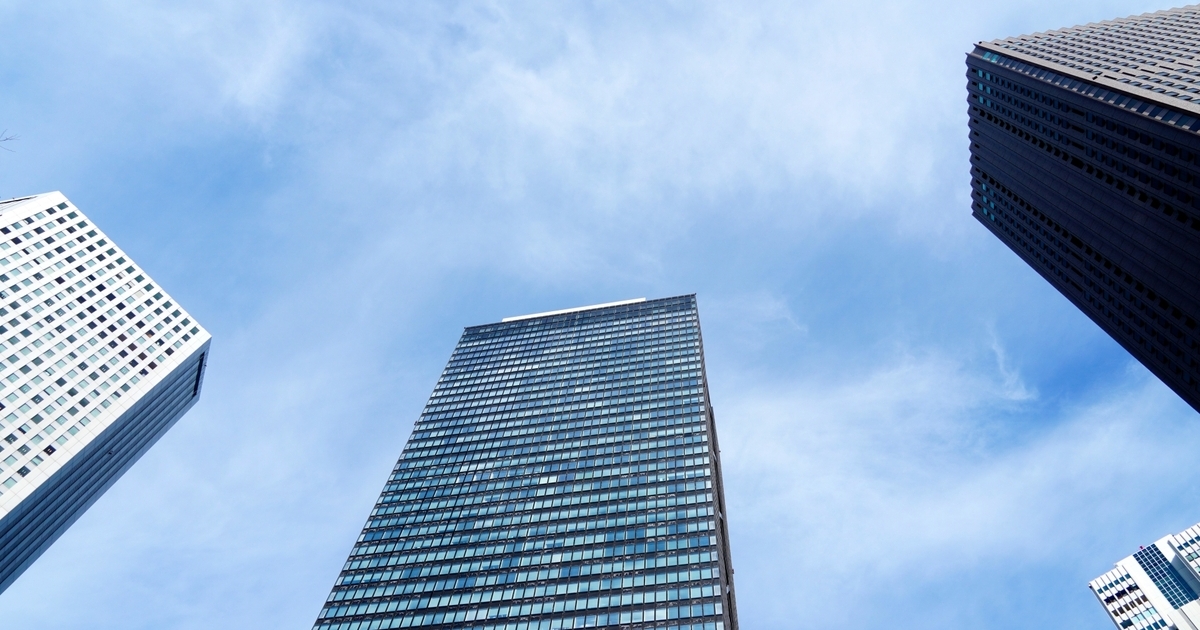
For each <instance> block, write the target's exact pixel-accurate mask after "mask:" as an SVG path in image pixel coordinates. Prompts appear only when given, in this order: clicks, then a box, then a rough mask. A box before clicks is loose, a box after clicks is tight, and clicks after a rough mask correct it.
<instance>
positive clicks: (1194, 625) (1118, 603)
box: [1088, 524, 1200, 630]
mask: <svg viewBox="0 0 1200 630" xmlns="http://www.w3.org/2000/svg"><path fill="white" fill-rule="evenodd" d="M1088 587H1089V588H1091V590H1092V593H1093V594H1095V595H1096V599H1098V600H1100V604H1101V605H1103V606H1104V611H1105V612H1107V613H1108V616H1109V618H1111V619H1112V621H1113V623H1114V624H1116V626H1117V627H1118V628H1121V629H1125V628H1135V629H1137V630H1143V629H1147V630H1156V629H1157V628H1168V629H1178V630H1200V601H1197V596H1196V593H1200V524H1196V525H1193V526H1191V527H1189V528H1187V529H1185V530H1184V531H1182V532H1180V533H1178V534H1173V535H1170V536H1164V537H1162V538H1160V539H1159V540H1158V541H1157V542H1155V543H1154V544H1153V545H1150V546H1149V547H1142V548H1141V549H1140V550H1138V552H1137V553H1135V554H1133V555H1132V556H1129V557H1127V558H1125V559H1124V560H1121V561H1120V562H1118V563H1117V564H1116V566H1115V567H1114V568H1113V570H1112V571H1109V572H1108V573H1105V574H1104V575H1102V576H1100V577H1098V578H1096V579H1094V580H1092V581H1091V582H1090V583H1089V584H1088Z"/></svg>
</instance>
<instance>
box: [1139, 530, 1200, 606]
mask: <svg viewBox="0 0 1200 630" xmlns="http://www.w3.org/2000/svg"><path fill="white" fill-rule="evenodd" d="M1133 559H1134V560H1137V562H1138V564H1140V565H1141V566H1142V569H1143V570H1145V571H1146V575H1148V576H1150V580H1151V581H1152V582H1154V586H1156V587H1158V590H1159V591H1160V592H1161V593H1162V594H1163V595H1164V596H1165V597H1166V598H1167V601H1169V602H1171V606H1173V607H1175V608H1176V609H1178V608H1179V607H1180V606H1182V605H1184V604H1186V603H1188V602H1191V601H1195V600H1196V593H1195V591H1193V590H1192V587H1191V586H1188V583H1187V582H1185V581H1183V578H1182V577H1180V576H1179V574H1178V573H1176V572H1175V567H1172V566H1171V563H1170V562H1167V558H1166V556H1164V555H1163V552H1162V550H1160V549H1159V548H1158V546H1157V545H1150V546H1149V547H1146V548H1145V549H1142V550H1141V551H1139V552H1137V553H1135V554H1133Z"/></svg>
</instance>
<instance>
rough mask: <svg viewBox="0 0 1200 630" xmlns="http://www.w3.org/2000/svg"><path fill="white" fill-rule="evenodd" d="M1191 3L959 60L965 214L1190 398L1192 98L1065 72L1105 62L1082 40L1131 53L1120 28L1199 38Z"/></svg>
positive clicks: (1197, 275)
mask: <svg viewBox="0 0 1200 630" xmlns="http://www.w3.org/2000/svg"><path fill="white" fill-rule="evenodd" d="M1192 13H1193V12H1192V10H1191V9H1187V10H1178V11H1175V12H1167V13H1163V14H1152V15H1150V16H1139V17H1136V18H1129V19H1127V20H1117V21H1114V22H1105V23H1103V24H1102V25H1089V26H1086V27H1078V28H1076V29H1066V30H1064V31H1055V32H1052V33H1043V34H1039V35H1033V36H1023V37H1019V38H1009V39H1005V40H997V41H995V42H986V43H981V44H979V45H978V46H977V47H976V49H975V51H974V52H972V53H971V54H970V55H968V58H967V66H968V94H969V99H968V100H969V105H970V106H969V113H970V129H971V162H972V164H971V175H972V182H971V183H972V201H973V203H972V210H973V213H974V215H975V217H976V218H977V219H978V220H979V221H980V222H981V223H983V224H984V225H985V226H986V227H987V228H988V229H989V230H991V231H992V232H993V233H994V234H996V236H997V237H999V238H1000V239H1001V240H1002V241H1003V242H1004V243H1005V244H1007V245H1008V246H1009V247H1010V248H1011V249H1012V250H1013V251H1014V252H1016V253H1017V254H1018V255H1020V256H1021V257H1022V258H1023V259H1024V260H1025V261H1026V262H1027V263H1029V264H1030V265H1031V266H1032V267H1033V268H1034V269H1036V270H1037V271H1038V272H1039V273H1040V274H1041V275H1042V276H1043V277H1045V278H1046V279H1047V280H1048V281H1049V282H1050V283H1051V284H1053V285H1054V286H1055V287H1056V288H1057V289H1058V290H1059V291H1061V292H1062V293H1063V294H1064V295H1065V296H1066V297H1067V298H1069V299H1070V300H1071V301H1072V302H1073V303H1074V304H1075V305H1076V306H1078V307H1079V308H1080V309H1081V310H1083V311H1084V312H1085V313H1086V314H1088V316H1089V317H1091V318H1092V320H1093V321H1095V322H1096V323H1097V324H1099V325H1100V326H1101V327H1102V328H1103V329H1104V330H1105V331H1106V332H1108V333H1109V334H1110V335H1112V336H1113V337H1114V338H1115V339H1116V340H1117V341H1118V342H1120V343H1121V344H1122V345H1123V346H1124V347H1125V348H1126V349H1127V350H1129V351H1130V352H1131V353H1132V354H1133V355H1134V356H1135V357H1137V358H1138V359H1139V360H1140V361H1141V362H1142V363H1143V364H1144V365H1146V367H1147V368H1149V369H1150V370H1151V371H1152V372H1154V373H1155V375H1157V376H1158V377H1159V378H1161V379H1162V380H1163V381H1164V382H1165V383H1166V384H1167V385H1168V386H1170V387H1171V388H1172V389H1174V390H1175V391H1176V392H1177V393H1178V394H1179V395H1180V396H1182V397H1183V398H1184V400H1186V401H1187V402H1188V403H1189V404H1191V405H1192V406H1193V407H1195V408H1196V409H1198V410H1200V330H1197V320H1200V137H1197V135H1196V133H1197V130H1198V129H1200V121H1198V119H1197V115H1198V113H1200V108H1197V107H1196V106H1195V105H1192V104H1191V103H1186V107H1185V106H1184V105H1185V102H1184V101H1182V100H1180V99H1175V100H1174V101H1172V100H1171V99H1170V98H1167V97H1163V96H1162V95H1161V94H1159V93H1155V92H1144V91H1139V90H1136V89H1133V87H1131V84H1129V83H1122V82H1120V81H1115V80H1112V81H1108V80H1101V79H1102V78H1103V77H1100V78H1096V79H1095V80H1092V79H1093V78H1094V77H1099V75H1094V74H1084V75H1081V74H1080V73H1079V72H1077V71H1079V70H1080V68H1081V67H1084V66H1086V67H1090V68H1092V69H1093V70H1095V71H1097V72H1101V71H1105V72H1106V71H1107V70H1106V69H1104V68H1099V67H1098V66H1095V67H1094V66H1087V64H1086V63H1083V61H1080V59H1084V60H1086V59H1090V58H1088V57H1086V56H1081V55H1082V52H1080V51H1082V50H1083V48H1081V47H1090V48H1089V50H1092V52H1093V53H1094V52H1095V51H1096V50H1101V49H1103V50H1108V51H1110V52H1111V55H1109V57H1110V59H1109V61H1106V62H1103V63H1108V64H1109V65H1112V64H1114V63H1116V61H1114V60H1121V61H1122V62H1123V63H1133V62H1131V61H1129V60H1128V59H1122V58H1121V57H1120V56H1119V55H1125V54H1126V52H1122V51H1121V50H1119V48H1120V47H1119V46H1118V45H1117V44H1116V43H1114V42H1116V41H1117V39H1120V38H1121V37H1125V36H1126V35H1121V33H1125V32H1128V33H1140V34H1139V35H1137V37H1142V38H1150V39H1147V40H1146V41H1150V40H1151V39H1153V38H1156V37H1158V38H1163V37H1167V35H1164V33H1166V32H1167V31H1164V30H1163V29H1167V30H1169V31H1171V33H1174V34H1173V35H1171V36H1170V37H1176V35H1179V33H1177V32H1176V31H1178V30H1179V29H1184V30H1187V29H1191V30H1190V31H1188V32H1189V33H1192V34H1191V35H1188V38H1190V40H1189V41H1191V40H1194V41H1196V42H1197V43H1198V45H1200V22H1197V21H1196V20H1194V19H1193V17H1192ZM1172 16H1176V17H1178V19H1175V17H1172ZM1148 21H1149V22H1153V23H1155V24H1158V23H1160V22H1161V23H1166V22H1170V23H1171V24H1172V25H1171V26H1169V28H1168V27H1166V26H1163V27H1161V28H1160V27H1159V26H1153V27H1150V26H1146V24H1147V23H1149V22H1148ZM1101 27H1103V28H1101ZM1156 29H1157V30H1156ZM1171 29H1175V30H1171ZM1128 33H1127V34H1128ZM1129 37H1133V35H1129ZM1180 37H1182V35H1180ZM1122 41H1123V40H1122ZM1155 41H1157V40H1155ZM1081 42H1082V43H1081ZM1143 43H1144V42H1143ZM1142 45H1143V44H1138V46H1142ZM1177 45H1179V44H1178V43H1173V42H1172V41H1169V38H1168V39H1167V40H1162V41H1160V42H1159V43H1158V44H1156V45H1155V46H1156V48H1155V49H1156V50H1159V52H1153V51H1152V50H1151V47H1147V46H1143V48H1141V49H1139V50H1143V52H1146V54H1151V53H1153V54H1154V55H1159V54H1160V53H1161V51H1162V50H1172V49H1171V48H1170V47H1171V46H1177ZM1106 46H1107V47H1108V48H1105V47H1106ZM1072 47H1074V48H1072ZM1068 49H1070V50H1075V51H1076V52H1070V53H1067V52H1063V51H1065V50H1068ZM1021 51H1024V52H1021ZM1054 51H1058V52H1054ZM1176 52H1178V51H1176ZM1035 53H1036V54H1035ZM1077 53H1078V54H1077ZM1089 54H1092V53H1089ZM1179 54H1183V53H1181V52H1180V53H1179ZM1188 54H1191V53H1188ZM1039 55H1040V56H1039ZM1055 55H1059V56H1055ZM1063 55H1066V56H1063ZM1072 57H1074V60H1072ZM1064 60H1065V61H1064ZM1172 60H1173V61H1172V62H1174V61H1178V59H1176V58H1175V57H1172ZM1067 62H1069V63H1067ZM1151 62H1153V63H1158V64H1160V66H1161V64H1162V63H1164V62H1165V61H1164V60H1156V59H1149V58H1147V59H1140V60H1139V61H1137V64H1142V65H1145V64H1149V63H1151ZM1089 63H1090V62H1089ZM1097 63H1099V62H1097ZM1071 64H1075V65H1074V66H1072V65H1071ZM1117 65H1120V64H1117ZM1076 66H1080V67H1076ZM1121 67H1122V68H1124V67H1125V66H1121ZM1110 69H1111V68H1110ZM1081 77H1083V78H1081ZM1160 97H1161V98H1160ZM1172 98H1173V97H1172ZM1164 103H1165V104H1166V105H1164ZM1171 103H1175V105H1170V104H1171ZM1167 105H1170V106H1167Z"/></svg>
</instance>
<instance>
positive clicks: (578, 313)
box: [314, 295, 737, 630]
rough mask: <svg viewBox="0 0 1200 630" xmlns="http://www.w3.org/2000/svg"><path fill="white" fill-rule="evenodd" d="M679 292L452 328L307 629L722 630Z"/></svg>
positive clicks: (706, 478) (696, 377) (712, 471)
mask: <svg viewBox="0 0 1200 630" xmlns="http://www.w3.org/2000/svg"><path fill="white" fill-rule="evenodd" d="M718 452H719V451H718V449H717V434H716V429H715V426H714V424H713V412H712V407H711V406H710V404H709V398H708V384H707V382H706V380H705V372H704V354H703V346H702V344H701V339H700V321H699V316H698V312H697V309H696V298H695V296H692V295H688V296H681V297H674V298H667V299H661V300H651V301H645V300H632V301H629V302H615V303H612V304H602V305H599V306H593V307H586V308H578V309H569V310H565V311H555V312H551V313H542V314H538V315H529V316H524V317H512V318H508V319H505V320H503V321H502V322H500V323H497V324H488V325H484V326H473V327H470V328H467V329H466V330H465V331H464V332H463V335H462V338H461V339H460V340H459V342H458V346H457V347H456V348H455V350H454V354H453V355H452V356H451V357H450V363H449V364H448V365H447V366H446V368H445V370H444V371H443V372H442V376H441V378H440V379H439V380H438V382H437V386H436V387H435V388H434V390H433V394H432V395H431V396H430V398H429V402H428V404H427V405H426V407H425V410H424V412H423V413H422V414H421V416H420V418H419V419H418V421H417V423H416V426H415V427H414V429H413V433H412V436H411V437H410V438H409V440H408V444H407V445H406V446H405V447H404V452H403V453H402V454H401V456H400V460H399V461H398V462H397V464H396V466H395V468H394V469H393V471H392V474H391V476H390V477H389V479H388V481H387V485H386V486H385V487H384V490H383V493H382V494H381V495H380V497H379V500H378V501H377V502H376V504H375V508H374V509H373V510H372V511H371V516H370V518H369V519H368V520H367V524H366V526H365V527H364V528H363V531H362V535H360V536H359V538H358V542H357V544H355V545H354V548H353V550H352V551H351V553H350V558H349V560H348V561H347V562H346V564H345V566H344V567H343V569H342V573H341V575H340V576H339V577H338V578H337V581H336V583H335V585H334V588H333V591H332V593H330V595H329V599H328V600H327V602H326V604H325V607H324V609H323V610H322V611H321V613H320V616H319V617H318V619H317V622H316V624H315V626H314V628H316V629H318V630H368V629H370V630H377V629H384V628H417V627H420V628H456V629H464V628H469V629H479V630H551V629H554V630H557V629H559V628H595V627H617V626H619V627H622V628H662V629H673V630H736V628H737V613H736V608H735V605H734V592H733V578H732V573H733V569H732V567H731V565H730V559H729V538H728V534H727V533H726V532H727V530H726V526H725V501H724V498H723V496H722V490H721V468H720V461H719V459H718Z"/></svg>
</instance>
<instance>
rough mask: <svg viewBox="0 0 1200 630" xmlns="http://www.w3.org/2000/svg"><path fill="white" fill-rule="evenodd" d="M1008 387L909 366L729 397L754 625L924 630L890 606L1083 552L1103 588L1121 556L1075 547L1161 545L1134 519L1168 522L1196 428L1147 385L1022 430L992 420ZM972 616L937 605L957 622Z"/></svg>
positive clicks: (1047, 414) (734, 505)
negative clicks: (797, 617)
mask: <svg viewBox="0 0 1200 630" xmlns="http://www.w3.org/2000/svg"><path fill="white" fill-rule="evenodd" d="M998 376H999V377H997V376H995V375H986V374H973V373H971V372H969V371H967V370H965V369H964V368H963V367H961V366H959V365H957V364H955V363H954V362H953V361H948V360H945V359H941V358H937V357H907V358H904V359H902V360H900V361H899V362H898V363H895V364H893V365H890V366H886V367H881V368H879V369H878V370H877V371H874V372H872V373H870V374H865V375H862V376H861V377H859V378H857V379H854V380H852V381H849V382H841V383H835V384H828V383H826V384H818V383H817V381H818V380H819V379H814V378H812V377H811V376H809V377H807V378H805V379H803V380H801V381H799V382H796V383H792V384H790V385H787V386H775V387H770V388H761V389H755V388H750V389H748V390H743V391H739V392H737V393H736V394H734V396H733V400H732V401H727V402H726V403H725V404H724V405H723V409H722V410H720V413H719V414H718V430H719V433H720V437H721V446H722V449H723V452H722V462H723V464H724V466H725V475H726V487H727V490H726V492H727V498H728V501H729V505H730V507H729V513H730V515H731V516H730V518H731V528H732V535H733V551H734V563H735V568H736V569H737V578H738V580H739V584H738V586H739V592H740V599H739V601H740V606H741V607H742V609H743V611H744V615H745V618H744V619H743V622H744V623H746V622H751V621H752V622H753V623H754V625H755V626H756V627H781V628H782V627H795V626H794V625H793V624H794V622H793V621H791V620H792V619H793V615H794V613H795V610H796V609H798V608H799V609H804V610H807V611H811V612H810V613H808V614H806V621H805V622H804V624H802V627H826V626H827V625H830V624H837V623H849V624H850V625H852V626H854V625H860V626H865V625H871V621H873V620H875V618H876V617H878V618H888V616H889V614H890V615H892V616H894V617H895V618H896V619H898V620H899V619H905V620H910V621H897V623H896V624H895V625H894V626H892V627H914V628H917V627H928V626H927V625H922V622H921V621H919V620H921V619H926V620H927V619H928V617H927V616H926V615H928V614H930V612H929V611H924V612H920V613H916V614H911V613H914V611H907V610H904V609H893V610H890V611H886V612H885V611H884V610H883V609H884V608H888V607H896V606H901V607H903V606H906V604H904V603H903V602H902V601H900V602H897V600H896V595H897V593H898V592H901V591H913V590H915V591H921V590H923V589H925V588H928V586H927V585H929V584H932V583H936V582H938V581H940V580H946V579H948V578H949V576H953V575H956V574H957V575H963V576H976V575H979V574H980V571H983V572H984V573H987V572H989V570H988V569H980V568H978V567H984V566H992V567H997V566H998V565H1006V568H1004V569H997V570H992V571H991V573H992V574H993V575H994V578H993V579H996V580H999V579H1001V577H1002V576H1004V575H1006V574H1007V572H1008V571H1010V570H1016V571H1020V570H1022V569H1020V568H1019V567H1028V566H1030V565H1036V564H1037V563H1039V562H1043V561H1047V560H1048V559H1049V558H1055V559H1056V561H1058V562H1064V561H1065V562H1073V561H1076V560H1075V558H1078V557H1080V556H1082V557H1083V559H1084V561H1085V563H1084V565H1083V566H1082V567H1080V568H1081V570H1082V572H1083V574H1084V575H1086V574H1087V573H1088V571H1091V572H1093V573H1095V574H1099V573H1100V572H1102V571H1103V570H1105V569H1106V564H1105V563H1106V562H1112V561H1115V560H1117V559H1119V557H1120V556H1115V557H1112V558H1096V557H1092V556H1091V555H1090V554H1088V553H1085V552H1082V551H1081V548H1083V547H1086V546H1087V545H1088V544H1091V543H1094V541H1096V540H1098V539H1105V538H1109V537H1115V536H1126V535H1128V533H1129V532H1133V535H1134V537H1135V539H1136V536H1138V535H1141V536H1142V538H1143V539H1151V540H1152V539H1153V538H1155V537H1157V536H1158V535H1160V532H1157V531H1153V530H1151V531H1145V529H1144V528H1145V527H1146V524H1147V521H1146V519H1145V518H1137V517H1133V518H1131V517H1130V512H1134V513H1136V512H1137V511H1138V510H1139V509H1143V508H1149V507H1151V506H1153V507H1154V508H1157V509H1156V510H1147V512H1148V513H1158V514H1161V513H1162V504H1163V503H1164V502H1167V503H1170V502H1171V499H1170V495H1171V494H1172V492H1180V491H1181V490H1182V489H1183V488H1185V487H1187V484H1188V482H1187V479H1188V477H1187V474H1186V473H1185V470H1187V467H1188V466H1189V464H1188V463H1187V462H1189V461H1190V456H1189V453H1191V452H1194V450H1195V449H1196V448H1197V446H1200V427H1196V426H1194V418H1192V417H1191V416H1192V415H1194V414H1190V413H1188V412H1187V411H1185V410H1182V409H1180V407H1181V405H1180V404H1179V403H1178V401H1177V400H1175V399H1174V396H1173V395H1172V394H1170V392H1168V391H1167V390H1166V389H1165V388H1164V387H1163V386H1162V385H1161V384H1160V383H1158V382H1157V381H1152V380H1151V379H1148V378H1146V375H1144V374H1142V375H1141V378H1140V379H1139V380H1140V381H1141V384H1140V385H1136V386H1133V387H1130V388H1129V389H1126V390H1119V391H1116V392H1113V394H1112V395H1111V396H1110V397H1108V398H1106V399H1104V400H1100V401H1096V403H1095V404H1094V405H1092V406H1088V407H1082V408H1075V409H1068V410H1063V411H1056V410H1053V409H1045V408H1039V407H1027V408H1025V409H1024V410H1023V411H1022V413H1021V414H1020V415H1022V416H1028V415H1030V414H1036V415H1038V416H1042V417H1043V420H1042V421H1041V422H1040V424H1041V426H1039V427H1036V428H1034V429H1032V430H1029V429H1022V428H1020V427H1023V426H1027V424H1028V421H1025V422H1020V423H1013V420H1012V417H1011V416H1010V417H1006V418H998V417H996V411H995V409H996V407H997V405H998V404H1001V403H1004V401H1008V400H1011V398H1012V396H1011V392H1010V384H1009V383H1008V382H1007V376H1006V375H1003V374H1001V375H998ZM1010 423H1011V424H1010ZM1149 488H1154V493H1153V495H1147V490H1148V489H1149ZM1184 518H1187V517H1186V516H1185V517H1184ZM1186 524H1188V523H1183V524H1180V525H1179V527H1180V528H1182V527H1183V526H1186ZM1024 570H1028V569H1024ZM1089 577H1090V576H1089ZM968 579H974V578H973V577H971V578H968ZM1082 583H1083V582H1080V584H1078V585H1076V586H1079V585H1081V584H1082ZM896 584H902V585H903V586H902V587H901V588H900V591H897V590H896V588H895V587H894V586H892V585H896ZM872 594H879V595H884V596H883V597H879V596H875V595H872ZM1064 603H1065V602H1064ZM964 604H965V605H967V606H968V607H969V606H970V599H969V598H968V599H966V600H960V601H958V602H948V601H947V602H942V603H940V604H938V605H939V606H940V607H941V608H942V609H943V610H944V611H946V612H948V613H949V614H952V615H956V616H957V617H958V618H959V619H960V621H961V620H962V619H964V618H965V617H963V615H965V614H967V613H966V611H965V610H963V605H964ZM908 605H912V606H913V607H914V608H917V607H919V606H924V605H927V603H923V602H917V601H914V602H912V603H911V604H908ZM1021 606H1023V604H1021V603H1020V602H1013V607H1014V608H1019V607H1021ZM1014 621H1015V619H1014Z"/></svg>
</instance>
